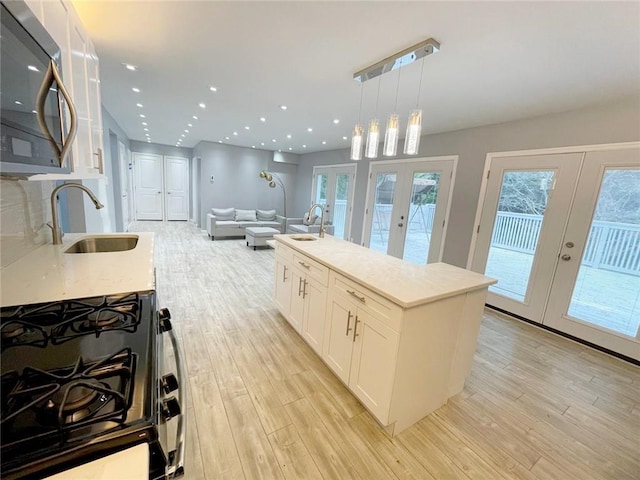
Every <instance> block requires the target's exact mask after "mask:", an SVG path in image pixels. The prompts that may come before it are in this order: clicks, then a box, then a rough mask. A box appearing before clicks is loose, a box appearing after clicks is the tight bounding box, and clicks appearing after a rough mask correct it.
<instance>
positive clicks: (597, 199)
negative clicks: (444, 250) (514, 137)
mask: <svg viewBox="0 0 640 480" xmlns="http://www.w3.org/2000/svg"><path fill="white" fill-rule="evenodd" d="M472 269H473V270H476V271H479V272H484V273H486V274H487V275H488V276H491V277H494V278H497V279H498V283H497V284H496V285H492V286H491V287H489V294H488V296H487V303H488V304H489V305H493V306H495V307H498V308H501V309H503V310H506V311H508V312H511V313H514V314H517V315H520V316H522V317H524V318H527V319H529V320H532V321H535V322H538V323H542V324H544V325H546V326H549V327H551V328H554V329H556V330H559V331H562V332H564V333H567V334H570V335H573V336H575V337H578V338H581V339H583V340H586V341H588V342H591V343H594V344H596V345H600V346H602V347H605V348H607V349H609V350H612V351H615V352H617V353H620V354H623V355H625V356H628V357H631V358H635V359H640V340H639V336H638V326H639V324H640V147H638V146H636V145H632V146H621V147H619V148H610V149H609V150H593V151H587V152H574V153H558V154H549V155H530V156H514V157H500V158H495V159H492V161H491V164H490V170H489V179H488V180H487V183H486V193H485V196H484V202H483V205H482V212H481V217H480V222H479V231H478V236H477V240H476V247H475V254H474V257H473V260H472Z"/></svg>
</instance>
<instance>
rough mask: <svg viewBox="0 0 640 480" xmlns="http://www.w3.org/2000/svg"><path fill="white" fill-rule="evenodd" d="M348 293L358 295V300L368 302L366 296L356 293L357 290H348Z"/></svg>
mask: <svg viewBox="0 0 640 480" xmlns="http://www.w3.org/2000/svg"><path fill="white" fill-rule="evenodd" d="M347 293H348V294H349V295H351V296H353V297H356V298H357V299H358V300H360V301H361V302H362V303H366V302H367V299H366V298H365V297H361V296H360V295H358V294H356V292H354V291H353V290H347Z"/></svg>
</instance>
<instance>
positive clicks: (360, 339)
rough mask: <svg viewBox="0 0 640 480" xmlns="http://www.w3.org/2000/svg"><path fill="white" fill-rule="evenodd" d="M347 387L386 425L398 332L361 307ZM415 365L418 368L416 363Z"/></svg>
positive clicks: (355, 327) (357, 317) (357, 318)
mask: <svg viewBox="0 0 640 480" xmlns="http://www.w3.org/2000/svg"><path fill="white" fill-rule="evenodd" d="M353 328H354V338H355V343H354V346H353V357H352V360H351V373H350V375H349V388H351V390H352V391H353V392H354V393H355V395H356V396H357V397H358V398H359V399H360V401H361V402H362V403H364V405H365V406H366V407H367V408H369V410H371V412H372V413H373V414H374V415H375V417H376V418H377V419H378V420H379V421H380V422H382V423H383V424H386V422H387V421H388V419H389V405H390V403H391V391H392V388H393V377H394V373H395V365H396V351H397V348H398V333H396V332H394V331H393V330H391V329H390V328H389V327H387V326H386V325H384V324H383V323H382V322H380V321H379V320H377V319H376V318H375V317H373V316H371V315H370V314H369V313H367V312H365V311H364V310H362V309H359V310H358V313H357V316H356V321H355V324H354V327H353ZM416 368H420V366H419V365H416Z"/></svg>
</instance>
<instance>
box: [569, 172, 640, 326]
mask: <svg viewBox="0 0 640 480" xmlns="http://www.w3.org/2000/svg"><path fill="white" fill-rule="evenodd" d="M565 258H566V257H565ZM569 315H570V316H571V317H574V318H577V319H579V320H582V321H584V322H587V323H591V324H594V325H598V326H600V327H603V328H607V329H610V330H613V331H615V332H618V333H621V334H623V335H627V336H631V337H635V336H636V335H637V333H638V325H639V324H640V170H620V169H609V170H607V171H606V172H605V174H604V179H603V182H602V187H601V189H600V194H599V196H598V201H597V203H596V208H595V214H594V216H593V220H592V222H591V226H590V228H589V236H588V238H587V242H586V247H585V249H584V253H583V255H582V261H581V262H580V268H579V270H578V278H577V281H576V284H575V286H574V288H573V294H572V296H571V302H570V303H569Z"/></svg>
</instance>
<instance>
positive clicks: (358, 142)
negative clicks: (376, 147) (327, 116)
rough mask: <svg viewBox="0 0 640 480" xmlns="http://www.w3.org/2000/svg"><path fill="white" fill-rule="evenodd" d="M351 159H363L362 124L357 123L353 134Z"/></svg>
mask: <svg viewBox="0 0 640 480" xmlns="http://www.w3.org/2000/svg"><path fill="white" fill-rule="evenodd" d="M351 160H362V125H360V124H359V123H356V126H355V127H353V135H352V136H351Z"/></svg>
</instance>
